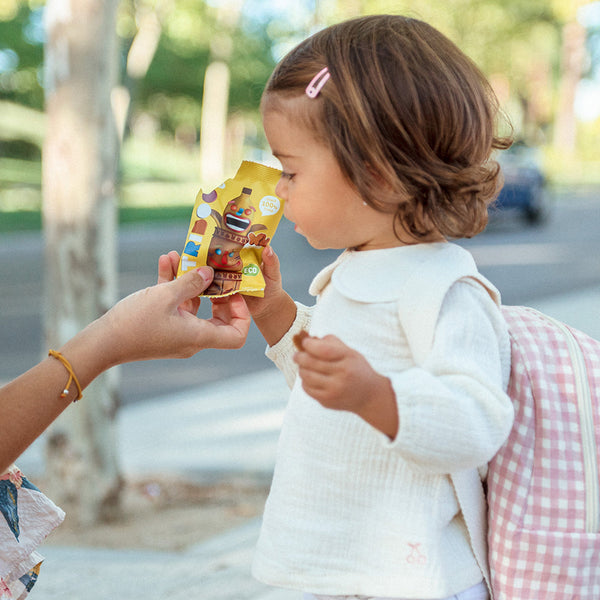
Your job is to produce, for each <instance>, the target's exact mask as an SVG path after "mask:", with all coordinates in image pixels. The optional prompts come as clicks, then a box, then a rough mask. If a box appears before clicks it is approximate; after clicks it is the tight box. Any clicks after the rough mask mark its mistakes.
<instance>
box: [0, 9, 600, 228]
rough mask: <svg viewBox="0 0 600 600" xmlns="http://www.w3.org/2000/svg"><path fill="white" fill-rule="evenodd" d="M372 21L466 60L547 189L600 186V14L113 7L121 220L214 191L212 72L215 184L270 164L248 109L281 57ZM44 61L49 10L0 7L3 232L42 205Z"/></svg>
mask: <svg viewBox="0 0 600 600" xmlns="http://www.w3.org/2000/svg"><path fill="white" fill-rule="evenodd" d="M71 1H74V2H76V1H77V0H71ZM379 12H394V13H401V14H407V15H409V16H414V17H417V18H421V19H423V20H426V21H428V22H430V23H431V24H432V25H434V26H436V27H437V28H439V29H440V30H442V31H443V32H444V33H445V34H446V35H448V36H449V37H450V38H451V39H452V40H454V41H455V42H456V43H457V44H458V45H459V46H460V47H461V48H462V49H463V50H464V51H465V52H466V53H467V54H468V55H469V56H471V57H472V58H473V60H474V61H475V62H476V63H477V64H478V65H479V66H480V67H481V68H482V69H483V71H484V72H485V73H486V74H487V76H488V77H489V78H490V80H491V81H492V84H493V86H494V88H495V90H496V92H497V94H498V97H499V99H500V101H501V104H502V106H503V108H504V110H505V111H506V112H507V114H508V115H509V117H510V120H511V122H512V124H513V127H514V132H515V136H516V138H517V139H519V140H520V141H522V142H524V143H525V144H527V145H530V146H533V147H536V148H538V149H539V150H540V152H541V154H542V156H543V162H544V165H545V170H546V172H547V173H548V175H549V178H550V181H551V183H553V184H555V185H574V184H582V185H598V184H600V150H599V148H598V147H599V144H598V139H600V2H589V1H584V0H426V1H425V0H424V1H422V2H418V3H416V2H414V0H394V1H386V0H345V1H344V0H285V1H284V0H280V1H278V2H265V1H264V0H122V2H121V3H120V7H119V13H118V24H117V33H118V36H119V39H120V51H119V56H118V64H119V67H120V76H119V79H120V81H119V82H118V84H119V86H118V88H116V89H115V90H114V95H113V100H114V106H115V113H116V119H117V121H118V122H119V123H120V124H119V128H120V130H121V135H122V152H121V192H120V204H121V208H122V218H123V219H126V218H127V209H128V208H130V209H131V207H138V210H140V207H141V208H142V209H143V208H144V207H151V206H158V207H161V211H159V212H157V213H156V214H157V215H159V218H165V215H166V214H168V210H167V209H168V208H171V209H173V210H174V211H175V213H174V214H184V215H186V214H187V210H188V208H189V206H190V204H191V203H192V201H193V197H194V195H195V193H196V191H197V189H198V188H199V187H200V186H201V185H203V186H204V187H206V188H208V187H209V186H213V185H216V184H218V183H219V181H213V180H210V178H211V175H210V174H209V175H207V173H208V171H206V170H205V169H203V167H202V155H203V154H204V155H205V156H208V154H210V144H208V145H207V144H204V145H203V144H202V135H203V118H202V108H203V100H204V90H205V89H206V88H205V86H206V85H207V73H208V68H209V65H211V64H212V63H219V64H225V65H226V66H227V69H228V81H227V85H228V89H229V91H228V94H227V96H228V97H227V98H225V99H224V100H223V102H224V103H225V109H226V130H225V146H224V153H223V157H222V158H221V159H220V160H221V162H222V163H223V164H222V165H221V167H222V168H221V170H220V171H219V170H217V172H216V174H215V173H214V170H213V172H211V173H212V174H214V175H215V177H216V176H217V175H218V174H219V172H222V173H224V174H225V176H230V175H232V174H233V172H234V170H235V168H236V167H237V164H239V161H240V160H241V159H243V158H249V159H252V160H262V161H266V160H269V155H268V150H267V147H266V144H265V142H264V138H263V136H262V132H261V127H260V120H259V115H258V110H257V109H258V104H259V100H260V95H261V92H262V89H263V86H264V84H265V82H266V80H267V78H268V76H269V74H270V72H271V70H272V68H273V67H274V65H275V63H276V61H277V60H278V59H279V58H281V56H282V55H283V54H284V53H285V51H287V50H288V49H289V48H290V47H292V46H293V45H294V44H295V43H297V42H298V41H299V40H300V39H302V38H304V37H306V36H307V35H309V34H310V33H311V32H313V31H315V30H317V29H319V28H321V27H323V26H325V25H327V24H330V23H332V22H336V21H339V20H341V19H344V18H348V17H352V16H357V15H360V14H369V13H379ZM43 50H44V2H43V1H41V0H0V211H3V212H4V216H3V217H2V220H3V221H4V223H5V224H7V223H8V224H9V226H11V227H12V226H14V227H17V226H26V224H27V223H28V222H29V221H28V220H27V218H26V217H25V216H24V214H23V213H22V212H20V214H19V217H18V218H16V219H15V220H14V221H10V219H9V218H8V216H7V215H8V213H9V212H11V211H12V212H14V211H24V210H30V211H32V212H33V216H32V218H31V222H32V223H34V226H35V223H36V222H37V221H36V219H37V217H36V216H35V213H36V212H37V210H38V209H39V206H40V202H41V193H40V187H41V168H40V160H41V147H42V143H43V137H44V114H43V107H44V76H43ZM209 116H210V115H209ZM204 127H206V126H204ZM206 135H208V134H206ZM205 137H206V136H205ZM207 148H208V150H207ZM205 178H206V179H209V181H205V180H204V179H205ZM180 208H181V209H182V210H183V211H184V212H183V213H181V212H179V213H178V212H177V211H178V210H180ZM165 211H166V212H165ZM11 223H12V225H10V224H11Z"/></svg>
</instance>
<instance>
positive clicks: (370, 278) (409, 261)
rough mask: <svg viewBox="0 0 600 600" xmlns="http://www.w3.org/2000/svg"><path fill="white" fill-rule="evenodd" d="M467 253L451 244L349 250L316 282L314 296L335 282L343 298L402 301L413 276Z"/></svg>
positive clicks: (437, 243) (318, 277) (328, 267)
mask: <svg viewBox="0 0 600 600" xmlns="http://www.w3.org/2000/svg"><path fill="white" fill-rule="evenodd" d="M465 253H466V254H468V253H467V251H466V250H464V249H463V248H461V247H460V246H457V245H456V244H451V243H447V242H435V243H427V244H413V245H410V246H397V247H394V248H384V249H381V250H365V251H355V250H345V251H344V252H342V254H341V255H340V256H339V257H338V258H337V260H336V261H335V262H333V263H332V264H330V265H329V266H327V267H325V268H324V269H323V270H322V271H321V272H320V273H318V274H317V276H316V277H315V278H314V279H313V282H312V284H311V286H310V288H309V292H310V294H312V295H313V296H318V295H319V294H320V293H321V292H322V291H323V290H324V289H325V287H326V286H327V285H328V284H329V283H330V282H331V284H332V285H333V286H334V287H335V289H336V290H337V291H338V292H339V293H340V294H342V295H343V296H345V297H347V298H349V299H351V300H355V301H358V302H391V301H394V300H396V299H398V297H399V295H400V294H401V293H402V289H403V288H404V286H405V284H406V281H407V280H408V278H409V277H411V276H412V275H414V274H417V273H418V272H419V271H420V270H421V268H422V267H424V265H425V264H426V263H429V262H430V261H436V262H439V261H440V260H442V261H445V260H452V257H454V256H456V255H462V254H465Z"/></svg>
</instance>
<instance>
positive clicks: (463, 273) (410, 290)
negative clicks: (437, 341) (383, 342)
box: [398, 244, 500, 364]
mask: <svg viewBox="0 0 600 600" xmlns="http://www.w3.org/2000/svg"><path fill="white" fill-rule="evenodd" d="M464 278H471V279H473V280H476V281H478V282H479V283H480V284H481V285H482V286H483V287H484V288H485V289H486V290H487V291H488V293H489V294H490V296H491V297H492V299H493V300H494V301H495V302H496V303H497V304H498V305H499V304H500V295H499V293H498V291H497V290H496V288H495V287H494V286H493V285H492V284H491V283H490V282H489V281H488V280H487V279H485V277H483V276H482V275H481V274H480V273H479V272H478V271H477V266H476V265H475V261H474V260H473V257H472V256H471V254H470V253H469V252H467V251H466V250H465V249H464V248H461V247H460V246H457V245H456V244H439V245H437V247H436V248H435V250H434V251H433V252H432V253H431V255H430V257H429V258H428V260H426V261H425V262H424V263H423V264H422V265H419V268H418V269H417V270H416V272H415V273H414V274H413V275H412V276H411V277H409V278H408V279H407V281H406V283H405V285H404V287H403V292H404V293H403V294H402V297H401V298H400V299H399V300H398V315H399V318H400V324H401V325H402V329H403V330H404V333H405V334H406V338H407V340H408V344H409V346H410V350H411V352H412V355H413V358H414V359H415V362H416V363H417V364H422V363H423V361H424V360H425V358H426V357H427V354H428V353H429V351H430V350H431V348H432V346H433V337H434V334H435V327H436V324H437V320H438V316H439V313H440V310H441V308H442V303H443V301H444V298H445V297H446V294H447V293H448V290H449V289H450V288H451V287H452V285H453V284H454V283H456V282H457V281H458V280H459V279H464Z"/></svg>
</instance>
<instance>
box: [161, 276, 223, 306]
mask: <svg viewBox="0 0 600 600" xmlns="http://www.w3.org/2000/svg"><path fill="white" fill-rule="evenodd" d="M213 275H214V272H213V270H212V268H211V267H200V268H199V269H193V270H191V271H188V272H187V273H185V274H184V275H182V276H181V277H179V278H178V279H175V280H174V281H172V282H170V284H169V285H171V286H172V288H173V290H174V291H175V298H174V303H175V306H179V305H181V304H183V303H184V302H185V301H186V300H192V299H194V298H197V297H198V296H199V295H200V294H201V293H202V292H203V291H204V290H205V289H206V288H207V287H208V286H209V285H210V282H211V281H212V279H213Z"/></svg>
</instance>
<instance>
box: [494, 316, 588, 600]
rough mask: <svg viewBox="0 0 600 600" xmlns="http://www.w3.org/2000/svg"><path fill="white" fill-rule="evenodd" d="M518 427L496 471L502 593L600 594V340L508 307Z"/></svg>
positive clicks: (499, 596) (580, 598)
mask: <svg viewBox="0 0 600 600" xmlns="http://www.w3.org/2000/svg"><path fill="white" fill-rule="evenodd" d="M502 310H503V313H504V317H505V319H506V322H507V324H508V328H509V333H510V337H511V352H512V366H511V376H510V382H509V388H508V394H509V395H510V397H511V399H512V400H513V403H514V406H515V423H514V426H513V429H512V432H511V434H510V436H509V438H508V440H507V442H506V443H505V444H504V446H503V447H502V448H501V449H500V451H499V452H498V454H497V455H496V457H495V458H494V459H493V460H492V461H491V463H490V465H489V472H488V478H487V483H488V507H489V508H488V510H489V513H488V522H489V530H488V531H489V535H488V544H489V563H490V572H491V580H492V589H493V590H494V597H495V600H598V599H600V486H599V478H600V476H599V470H598V464H599V456H598V454H599V452H598V440H600V342H599V341H596V340H594V339H592V338H590V337H588V336H587V335H585V334H584V333H581V332H580V331H577V330H575V329H572V328H570V327H568V326H566V325H564V324H563V323H560V322H558V321H556V320H554V319H552V318H550V317H548V316H547V315H543V314H542V313H539V312H537V311H535V310H533V309H531V308H524V307H514V306H507V307H503V309H502Z"/></svg>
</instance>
